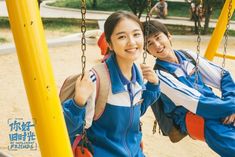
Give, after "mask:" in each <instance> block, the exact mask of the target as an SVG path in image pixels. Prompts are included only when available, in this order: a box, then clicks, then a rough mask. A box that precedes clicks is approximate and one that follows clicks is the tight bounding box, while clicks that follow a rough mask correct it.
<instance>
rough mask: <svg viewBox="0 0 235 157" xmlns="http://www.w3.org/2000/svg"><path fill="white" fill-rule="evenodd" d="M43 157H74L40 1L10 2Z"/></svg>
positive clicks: (22, 70) (9, 5) (8, 4)
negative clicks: (41, 16) (43, 24)
mask: <svg viewBox="0 0 235 157" xmlns="http://www.w3.org/2000/svg"><path fill="white" fill-rule="evenodd" d="M6 4H7V8H8V14H9V19H10V24H11V30H12V32H13V36H14V41H15V45H16V49H17V55H18V59H19V62H20V67H21V72H22V75H23V79H24V84H25V89H26V92H27V96H28V101H29V104H30V110H31V114H32V118H33V119H35V120H36V124H35V129H36V134H37V139H38V143H39V147H40V151H41V156H42V157H72V156H73V154H72V150H71V145H70V141H69V137H68V133H67V129H66V125H65V121H64V117H63V113H62V109H61V105H60V101H59V97H58V92H57V88H56V84H55V81H54V76H53V71H52V66H51V63H50V59H49V55H48V49H47V44H46V40H45V35H44V31H43V26H42V21H41V18H40V14H39V10H38V4H37V1H36V0H20V1H15V0H6Z"/></svg>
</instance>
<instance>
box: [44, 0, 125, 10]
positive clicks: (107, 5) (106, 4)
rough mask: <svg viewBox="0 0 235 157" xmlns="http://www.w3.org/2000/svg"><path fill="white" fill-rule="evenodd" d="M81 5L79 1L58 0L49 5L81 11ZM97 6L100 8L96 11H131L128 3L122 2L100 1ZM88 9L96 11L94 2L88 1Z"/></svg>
mask: <svg viewBox="0 0 235 157" xmlns="http://www.w3.org/2000/svg"><path fill="white" fill-rule="evenodd" d="M80 4H81V3H80V2H79V1H78V0H58V1H56V2H54V3H50V4H48V5H51V6H57V7H66V8H74V9H80V7H81V5H80ZM97 6H98V7H97V8H96V9H95V10H105V11H116V10H130V9H129V7H128V5H127V3H123V2H121V1H120V0H98V1H97ZM86 7H87V9H89V10H94V9H93V8H92V0H86Z"/></svg>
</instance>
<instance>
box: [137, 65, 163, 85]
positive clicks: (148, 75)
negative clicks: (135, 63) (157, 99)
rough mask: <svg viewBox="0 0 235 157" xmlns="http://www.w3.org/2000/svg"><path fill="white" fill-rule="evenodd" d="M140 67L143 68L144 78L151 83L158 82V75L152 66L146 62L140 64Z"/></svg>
mask: <svg viewBox="0 0 235 157" xmlns="http://www.w3.org/2000/svg"><path fill="white" fill-rule="evenodd" d="M140 68H141V70H142V74H143V77H144V79H146V80H148V81H149V82H150V83H153V84H158V81H159V80H158V77H157V75H156V73H155V72H154V70H153V69H152V68H151V67H150V66H148V65H146V64H140Z"/></svg>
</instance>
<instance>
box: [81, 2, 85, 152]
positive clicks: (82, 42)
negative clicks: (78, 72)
mask: <svg viewBox="0 0 235 157" xmlns="http://www.w3.org/2000/svg"><path fill="white" fill-rule="evenodd" d="M81 2H82V4H81V15H82V22H81V32H82V38H81V50H82V56H81V62H82V77H81V79H82V78H83V76H84V74H85V68H86V56H85V52H86V36H85V33H86V0H81ZM85 117H86V116H85ZM85 126H86V120H85V119H84V123H83V131H82V135H83V142H82V146H81V151H82V153H83V154H84V149H83V146H84V142H85V141H84V139H85V138H86V129H85Z"/></svg>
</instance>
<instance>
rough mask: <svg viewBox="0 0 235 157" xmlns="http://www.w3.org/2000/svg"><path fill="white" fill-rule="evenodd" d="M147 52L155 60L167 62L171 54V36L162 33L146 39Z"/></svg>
mask: <svg viewBox="0 0 235 157" xmlns="http://www.w3.org/2000/svg"><path fill="white" fill-rule="evenodd" d="M147 43H148V52H149V53H150V54H151V55H153V56H154V57H156V58H159V59H161V60H165V61H168V59H169V58H170V57H171V55H172V54H173V53H172V52H173V49H172V46H171V36H169V37H168V36H166V35H165V34H164V33H162V32H161V33H156V34H154V35H152V36H150V37H149V38H148V42H147Z"/></svg>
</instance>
